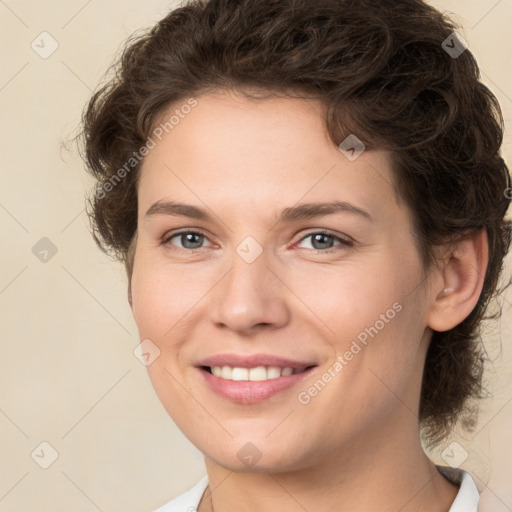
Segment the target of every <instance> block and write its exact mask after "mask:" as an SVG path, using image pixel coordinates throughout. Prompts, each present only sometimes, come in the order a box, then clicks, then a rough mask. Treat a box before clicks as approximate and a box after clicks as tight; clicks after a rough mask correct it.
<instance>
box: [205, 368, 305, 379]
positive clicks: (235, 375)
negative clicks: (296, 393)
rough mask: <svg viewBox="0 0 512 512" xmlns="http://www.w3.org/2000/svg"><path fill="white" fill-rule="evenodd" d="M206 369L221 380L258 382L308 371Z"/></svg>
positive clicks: (288, 369) (285, 369) (292, 369)
mask: <svg viewBox="0 0 512 512" xmlns="http://www.w3.org/2000/svg"><path fill="white" fill-rule="evenodd" d="M206 369H207V371H209V372H210V373H211V374H212V375H215V376H216V377H220V378H221V379H226V380H234V381H251V382H256V381H264V380H271V379H278V378H279V377H286V376H288V375H293V374H296V373H302V372H304V371H305V370H306V367H304V368H292V367H290V366H285V367H279V366H268V367H266V366H256V367H253V368H243V367H239V366H235V367H232V366H210V367H206Z"/></svg>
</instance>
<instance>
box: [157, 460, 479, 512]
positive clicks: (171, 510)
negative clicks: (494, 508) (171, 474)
mask: <svg viewBox="0 0 512 512" xmlns="http://www.w3.org/2000/svg"><path fill="white" fill-rule="evenodd" d="M436 468H437V470H438V471H439V472H440V473H441V474H442V475H443V476H444V477H446V478H447V479H448V480H450V481H451V482H453V483H454V484H455V485H460V488H459V492H458V493H457V496H456V497H455V501H454V502H453V503H452V506H451V507H450V510H449V511H448V512H478V502H479V500H480V494H479V492H478V489H477V487H476V484H475V481H474V480H473V477H472V476H471V475H470V474H469V473H467V472H466V471H463V470H461V469H455V468H450V467H447V466H436ZM207 485H208V476H204V477H203V478H201V480H199V482H197V483H196V484H195V485H194V486H193V487H191V488H190V489H189V490H188V491H185V492H184V493H183V494H180V495H179V496H177V497H176V498H174V499H173V500H171V501H169V502H168V503H166V504H165V505H162V506H161V507H159V508H158V509H156V510H154V511H153V512H188V511H190V510H197V507H198V506H199V502H200V501H201V497H202V496H203V493H204V491H205V489H206V487H207Z"/></svg>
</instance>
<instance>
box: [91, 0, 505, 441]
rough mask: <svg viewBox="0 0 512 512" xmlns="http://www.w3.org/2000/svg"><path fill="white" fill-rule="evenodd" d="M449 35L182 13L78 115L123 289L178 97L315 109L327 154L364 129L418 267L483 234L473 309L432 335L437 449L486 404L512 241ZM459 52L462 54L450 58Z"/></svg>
mask: <svg viewBox="0 0 512 512" xmlns="http://www.w3.org/2000/svg"><path fill="white" fill-rule="evenodd" d="M456 28H457V27H456V25H455V24H454V22H453V21H452V20H450V19H449V18H448V17H447V16H446V15H444V14H443V13H441V12H439V11H438V10H436V9H434V8H433V7H431V6H429V5H427V4H426V3H424V2H423V1H421V0H378V1H377V0H191V1H189V2H186V3H185V4H182V5H181V6H180V7H179V8H177V9H174V10H172V11H171V12H170V13H169V14H168V15H167V16H166V17H165V18H163V19H162V20H161V21H160V22H158V23H157V24H156V25H155V26H154V27H152V28H151V29H149V30H147V31H144V32H143V33H142V34H140V33H139V34H136V35H133V36H132V37H131V38H130V39H129V40H128V41H127V42H126V44H125V45H124V48H123V51H122V54H121V55H120V56H119V58H118V60H117V61H116V63H115V64H114V66H113V67H112V69H111V71H113V73H112V76H110V77H107V80H106V81H105V83H103V84H102V86H101V87H100V88H99V89H98V90H97V92H95V93H94V95H93V96H92V98H91V99H90V101H89V102H88V104H87V106H86V108H85V110H84V113H83V119H82V131H81V141H82V151H83V158H84V160H85V161H86V165H87V168H88V171H89V172H90V173H92V175H93V176H94V177H95V178H96V186H95V189H94V193H93V194H92V195H91V196H90V197H89V200H88V214H89V216H90V219H91V229H92V232H93V236H94V238H95V240H96V242H97V243H98V245H99V246H100V247H101V248H102V249H103V250H104V251H106V252H108V253H110V254H111V255H112V256H113V257H114V258H116V259H118V260H120V261H122V262H123V263H124V264H125V266H126V269H127V273H128V278H129V280H130V277H131V271H132V265H133V253H134V243H133V242H134V239H135V236H136V232H137V177H138V175H139V170H140V167H141V163H142V162H143V156H144V154H145V153H147V151H148V147H150V146H149V142H150V141H152V142H154V141H153V138H152V134H154V133H155V126H156V125H157V123H158V122H159V121H160V120H161V119H162V116H163V115H164V114H165V113H166V112H168V111H169V109H170V108H174V106H175V105H177V104H178V103H179V102H182V103H183V104H184V105H187V104H193V101H196V100H194V99H193V98H194V97H198V96H200V95H201V94H204V93H206V92H208V91H216V90H235V91H238V92H239V93H242V94H245V95H246V96H248V97H251V98H257V97H264V94H265V93H266V94H270V95H272V94H274V95H282V96H285V97H290V96H294V95H296V96H299V97H305V98H315V99H319V100H321V102H322V104H323V105H325V113H324V114H322V115H324V117H325V125H326V128H327V131H328V133H329V136H330V138H331V139H332V142H333V143H334V144H336V145H339V144H340V143H341V142H342V141H343V140H344V139H345V137H347V136H348V135H349V134H357V137H358V138H359V139H360V140H361V141H362V142H363V143H364V144H365V146H366V149H367V150H372V149H385V150H389V151H390V152H391V155H392V163H393V165H392V171H393V180H394V185H395V188H396V191H397V194H398V196H399V197H400V198H401V199H402V200H403V201H404V202H405V203H406V204H407V205H408V206H409V207H410V209H411V211H412V221H413V227H414V233H415V237H416V243H417V246H418V250H419V253H420V254H421V257H422V261H423V264H424V269H426V270H428V269H430V268H432V266H433V265H435V264H436V257H435V254H436V248H438V247H440V246H442V245H443V244H446V243H449V242H453V241H456V240H458V239H461V238H463V237H465V236H468V235H469V234H471V233H474V232H476V231H479V230H481V229H485V230H486V232H487V236H488V243H489V262H488V266H487V269H486V274H485V279H484V284H483V290H482V292H481V295H480V298H479V300H478V303H477V304H476V306H475V308H474V309H473V311H472V312H471V314H470V315H469V316H468V317H467V318H466V319H465V320H464V321H463V322H461V323H460V324H459V325H457V326H456V327H454V328H453V329H451V330H449V331H446V332H436V331H434V332H433V335H432V338H431V341H430V345H429V349H428V353H427V357H426V361H425V367H424V373H423V382H422V389H421V396H420V407H419V411H418V414H419V420H420V424H421V427H422V432H423V434H424V436H425V438H426V439H427V441H428V443H429V444H431V445H433V444H436V443H438V442H439V441H440V440H441V439H443V438H444V437H445V436H446V435H447V434H448V433H449V432H450V430H451V429H452V428H453V426H454V424H455V422H456V421H457V419H460V417H461V415H463V413H465V412H467V411H469V410H470V406H469V404H471V403H472V399H476V398H479V397H481V396H483V390H484V386H483V384H482V383H483V380H482V377H483V367H484V362H485V357H484V352H485V351H484V349H483V345H482V342H481V327H482V323H483V320H484V319H485V318H486V316H485V315H486V310H487V309H488V306H489V303H490V300H491V299H492V298H494V297H495V296H496V295H497V294H498V292H499V290H498V284H499V279H500V276H501V274H502V270H503V261H504V258H505V255H506V253H507V252H508V249H509V246H510V241H511V232H512V227H511V222H510V221H509V220H507V219H506V218H505V214H506V211H507V208H508V205H509V199H508V198H507V196H508V195H509V194H508V193H507V191H510V190H511V189H510V178H509V172H508V169H507V166H506V165H505V162H504V161H503V159H502V158H501V157H500V147H501V144H502V138H503V119H502V114H501V110H500V106H499V103H498V101H497V99H496V98H495V96H494V95H493V94H492V93H491V92H490V90H489V89H488V88H487V87H486V86H485V85H483V84H482V83H481V82H480V72H479V69H478V65H477V63H476V60H475V58H474V56H473V55H472V54H471V52H470V51H469V50H468V49H465V48H464V47H460V45H461V44H462V43H460V41H462V40H461V39H460V37H458V38H457V36H456V35H455V33H456ZM454 38H455V39H454ZM447 42H448V43H447ZM456 42H458V48H459V50H460V51H459V54H453V53H450V52H449V51H447V50H448V48H447V46H448V47H450V48H453V47H455V43H456ZM258 91H259V92H260V93H261V95H260V96H258ZM175 112H176V113H179V112H178V110H176V111H175ZM170 128H172V127H167V129H170ZM144 149H145V150H146V151H145V152H144V151H143V150H144ZM127 162H130V164H129V165H128V166H127Z"/></svg>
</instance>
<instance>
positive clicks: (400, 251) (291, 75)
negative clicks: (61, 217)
mask: <svg viewBox="0 0 512 512" xmlns="http://www.w3.org/2000/svg"><path fill="white" fill-rule="evenodd" d="M83 135H84V143H85V158H86V162H87V165H88V169H89V171H90V172H92V173H93V175H94V176H95V177H96V178H97V185H96V189H95V194H94V196H93V197H92V198H91V202H90V210H89V213H90V215H91V218H92V220H93V227H94V236H95V239H96V241H97V242H98V243H99V245H100V247H102V248H103V249H105V250H110V251H111V252H112V253H113V254H114V255H115V256H117V257H118V258H119V259H120V260H121V261H122V262H123V263H124V264H125V265H126V269H127V273H128V278H129V287H128V295H129V301H130V305H131V307H132V311H133V314H134V318H135V321H136V323H137V326H138V329H139V334H140V339H141V340H142V342H141V353H143V355H144V357H145V364H147V369H148V373H149V376H150V378H151V381H152V383H153V386H154V388H155V390H156V393H157V395H158V396H159V398H160V400H161V401H162V404H163V405H164V407H165V408H166V410H167V411H168V413H169V414H170V416H171V417H172V418H173V420H174V421H175V422H176V424H177V425H178V426H179V427H180V429H181V430H182V431H183V433H184V434H185V435H186V436H187V437H188V438H189V439H190V440H191V442H192V443H194V445H195V446H196V447H197V448H198V449H199V450H200V451H201V452H202V453H203V454H204V457H205V465H206V472H207V476H205V477H204V478H203V479H202V480H201V481H200V482H198V484H197V485H196V486H195V487H194V488H192V489H191V490H190V491H188V492H187V493H185V494H183V495H181V496H179V497H178V498H175V499H174V500H172V501H171V502H169V503H167V504H165V505H163V506H162V507H160V508H159V509H158V510H159V512H163V511H178V510H179V511H191V510H198V511H199V512H203V511H222V512H230V511H235V510H241V509H242V510H245V511H259V512H265V511H271V510H280V511H296V510H297V511H298V510H315V511H318V512H323V511H334V510H336V511H339V510H350V511H352V510H356V511H361V512H367V511H377V510H378V511H380V512H382V511H396V510H400V511H403V512H406V511H427V510H428V511H439V512H441V511H443V512H446V511H451V512H462V511H467V512H469V511H476V510H477V506H478V498H479V497H478V491H477V488H476V486H475V483H474V481H473V479H472V477H471V475H469V473H467V472H464V471H461V470H457V469H455V468H456V467H457V466H458V465H459V464H460V460H459V463H453V464H450V461H449V457H448V456H447V458H446V460H447V466H446V467H441V466H435V465H434V464H433V462H432V461H430V459H429V458H428V457H427V455H426V454H425V453H424V451H423V448H422V443H421V439H422V438H423V440H424V441H425V442H426V443H427V444H431V445H434V444H437V443H439V442H440V441H441V440H442V439H444V438H445V437H446V435H447V434H448V433H449V432H450V430H451V429H452V427H453V425H454V424H455V422H456V421H457V419H459V418H460V417H461V415H464V414H465V413H466V412H467V411H468V410H469V404H471V401H472V400H474V399H475V398H478V397H479V396H480V391H481V382H482V363H483V357H482V345H481V343H480V338H479V336H478V331H479V327H480V324H481V322H482V318H483V315H484V312H485V310H486V307H487V305H488V303H489V301H490V300H491V298H492V297H493V295H494V294H495V293H496V288H497V283H498V278H499V276H500V272H501V269H502V264H503V259H504V256H505V255H506V253H507V250H508V248H509V244H510V233H511V226H510V223H509V221H508V220H505V219H504V215H505V212H506V210H507V207H508V204H509V200H508V196H509V193H508V191H509V188H508V187H509V178H508V170H507V167H506V165H505V164H504V162H503V160H502V159H501V157H500V146H501V142H502V119H501V113H500V109H499V105H498V103H497V100H496V99H495V97H494V96H493V95H492V93H491V92H490V91H489V90H488V89H487V88H486V87H485V86H484V85H483V84H481V83H480V82H479V81H478V67H477V65H476V62H475V59H474V57H473V56H472V54H471V53H470V51H469V50H468V49H467V45H466V44H465V42H464V40H463V39H462V38H460V36H457V34H456V33H455V27H454V25H453V24H452V22H451V21H450V20H448V19H447V18H445V17H444V16H443V15H442V14H441V13H439V12H438V11H436V10H435V9H433V8H432V7H430V6H428V5H427V4H425V3H423V2H422V1H420V0H400V1H393V2H391V1H379V2H377V1H375V0H359V1H357V2H354V1H348V0H346V1H341V0H321V1H318V0H283V1H271V2H270V1H260V0H257V1H255V0H241V1H240V0H238V1H234V0H211V1H192V2H189V3H187V4H185V5H184V6H183V7H181V8H179V9H176V10H174V11H172V12H171V13H170V14H169V15H168V16H166V17H165V18H164V19H163V20H161V21H160V22H159V23H158V24H157V25H156V26H155V27H154V28H153V29H152V30H151V31H150V32H149V33H147V34H145V35H143V36H140V37H138V38H135V39H133V40H131V41H130V42H129V44H127V46H126V48H125V51H124V53H123V56H122V58H121V59H120V61H119V63H118V67H117V73H116V75H115V76H114V77H113V78H112V79H111V80H110V81H109V82H108V83H107V84H106V85H105V86H104V87H103V88H102V89H101V90H99V91H98V92H97V93H96V94H95V95H94V96H93V98H92V99H91V101H90V102H89V104H88V106H87V109H86V111H85V114H84V133H83ZM420 434H421V436H422V437H421V436H420ZM459 455H460V454H459ZM459 458H460V457H459ZM450 465H451V466H452V467H451V468H450V467H449V466H450Z"/></svg>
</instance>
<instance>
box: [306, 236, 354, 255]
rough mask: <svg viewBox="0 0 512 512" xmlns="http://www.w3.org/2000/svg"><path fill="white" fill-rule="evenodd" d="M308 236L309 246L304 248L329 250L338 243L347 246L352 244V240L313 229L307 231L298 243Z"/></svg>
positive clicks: (321, 250)
mask: <svg viewBox="0 0 512 512" xmlns="http://www.w3.org/2000/svg"><path fill="white" fill-rule="evenodd" d="M308 238H309V239H311V243H310V247H306V249H312V250H315V251H320V252H331V251H329V249H333V247H336V246H338V245H345V246H348V247H350V246H352V245H353V242H352V240H349V239H348V238H343V237H341V236H338V235H334V234H333V233H328V232H326V231H314V232H312V233H308V234H307V235H306V236H304V237H302V238H301V239H300V241H299V244H300V243H301V242H303V241H304V240H307V239H308ZM335 242H338V243H335Z"/></svg>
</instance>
